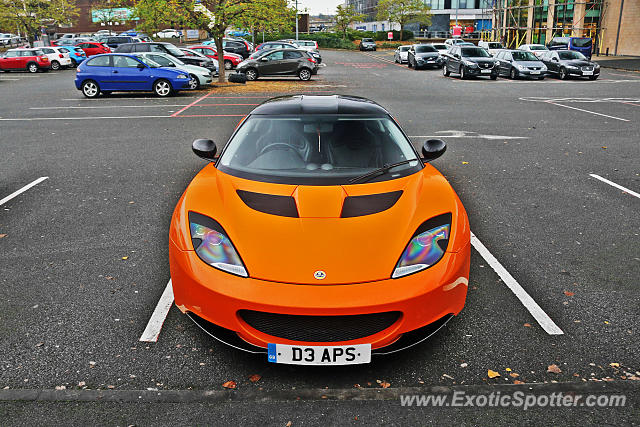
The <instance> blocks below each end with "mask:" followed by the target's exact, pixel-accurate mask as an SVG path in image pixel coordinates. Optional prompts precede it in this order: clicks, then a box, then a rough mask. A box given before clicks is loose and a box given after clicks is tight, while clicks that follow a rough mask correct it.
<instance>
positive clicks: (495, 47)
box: [478, 40, 504, 56]
mask: <svg viewBox="0 0 640 427" xmlns="http://www.w3.org/2000/svg"><path fill="white" fill-rule="evenodd" d="M478 47H482V48H484V50H486V51H487V52H489V53H490V54H491V55H492V56H493V55H495V54H496V53H498V52H499V51H500V50H502V49H504V46H502V43H500V42H485V41H482V40H481V41H479V42H478Z"/></svg>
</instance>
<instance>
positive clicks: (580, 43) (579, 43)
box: [571, 37, 591, 47]
mask: <svg viewBox="0 0 640 427" xmlns="http://www.w3.org/2000/svg"><path fill="white" fill-rule="evenodd" d="M571 44H572V45H573V46H574V47H589V46H591V39H590V38H589V37H575V38H573V39H571Z"/></svg>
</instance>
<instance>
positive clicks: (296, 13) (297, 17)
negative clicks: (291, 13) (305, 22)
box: [296, 0, 298, 41]
mask: <svg viewBox="0 0 640 427" xmlns="http://www.w3.org/2000/svg"><path fill="white" fill-rule="evenodd" d="M297 40H298V0H296V41H297Z"/></svg>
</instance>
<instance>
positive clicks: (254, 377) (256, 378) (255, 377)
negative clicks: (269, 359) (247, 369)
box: [249, 374, 262, 383]
mask: <svg viewBox="0 0 640 427" xmlns="http://www.w3.org/2000/svg"><path fill="white" fill-rule="evenodd" d="M260 378H262V376H261V375H258V374H253V375H251V376H250V377H249V381H251V382H252V383H257V382H258V381H260Z"/></svg>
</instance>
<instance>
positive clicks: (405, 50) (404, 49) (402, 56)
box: [393, 45, 411, 64]
mask: <svg viewBox="0 0 640 427" xmlns="http://www.w3.org/2000/svg"><path fill="white" fill-rule="evenodd" d="M409 49H411V45H406V46H398V48H397V49H396V51H395V52H394V53H393V62H395V63H396V64H398V63H400V64H402V63H404V62H407V61H408V56H407V55H408V54H409Z"/></svg>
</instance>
